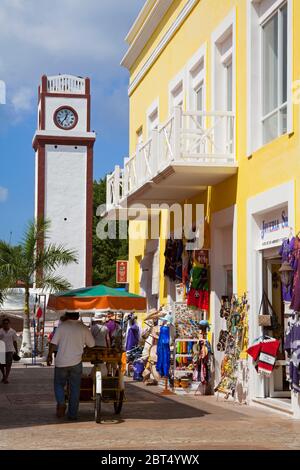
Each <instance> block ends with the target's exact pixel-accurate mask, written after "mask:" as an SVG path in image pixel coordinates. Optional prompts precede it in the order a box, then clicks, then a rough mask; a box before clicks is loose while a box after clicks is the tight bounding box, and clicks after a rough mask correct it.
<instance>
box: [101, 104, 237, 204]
mask: <svg viewBox="0 0 300 470" xmlns="http://www.w3.org/2000/svg"><path fill="white" fill-rule="evenodd" d="M183 162H187V163H193V164H195V165H197V164H198V165H201V164H205V165H209V163H211V164H212V165H216V164H220V165H224V166H226V165H231V164H233V163H234V162H235V116H234V114H233V113H230V112H196V111H195V112H194V111H188V112H183V111H182V109H181V108H180V107H176V108H174V113H173V114H172V116H171V117H170V118H169V119H168V120H167V121H166V122H165V124H163V125H162V126H160V127H159V128H158V129H157V130H154V131H152V136H151V138H150V139H148V140H147V142H145V143H144V144H141V145H140V146H139V147H138V149H137V152H136V154H135V155H133V156H132V157H130V158H126V159H125V160H124V169H123V170H121V169H120V168H119V167H116V168H115V171H114V172H113V173H112V174H111V175H108V177H107V205H108V206H114V205H118V204H119V203H120V201H121V200H122V199H125V198H126V197H128V195H130V194H131V193H133V192H134V191H136V190H137V189H139V188H140V187H141V186H143V185H144V184H145V183H147V182H151V181H152V180H153V178H155V176H157V175H159V174H160V173H161V172H162V171H163V170H164V169H165V168H167V167H168V166H169V165H176V163H180V164H182V163H183ZM113 192H114V194H113Z"/></svg>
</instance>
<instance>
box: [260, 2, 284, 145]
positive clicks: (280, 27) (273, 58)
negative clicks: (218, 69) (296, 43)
mask: <svg viewBox="0 0 300 470" xmlns="http://www.w3.org/2000/svg"><path fill="white" fill-rule="evenodd" d="M261 27H262V45H261V46H262V62H263V63H262V88H263V89H262V106H263V110H262V111H263V113H262V125H263V143H264V144H266V143H268V142H270V141H271V140H273V139H275V138H276V137H278V136H280V135H282V134H285V133H286V132H287V68H288V61H287V46H288V35H287V4H285V5H283V6H282V7H281V8H279V9H278V10H277V11H276V12H275V13H274V14H273V15H272V16H271V18H268V19H267V20H266V21H265V23H263V24H262V26H261Z"/></svg>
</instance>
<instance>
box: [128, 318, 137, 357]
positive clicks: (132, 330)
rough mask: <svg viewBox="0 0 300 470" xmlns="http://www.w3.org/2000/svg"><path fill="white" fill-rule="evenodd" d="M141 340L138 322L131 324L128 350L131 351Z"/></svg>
mask: <svg viewBox="0 0 300 470" xmlns="http://www.w3.org/2000/svg"><path fill="white" fill-rule="evenodd" d="M139 340H140V329H139V327H138V325H137V324H136V323H134V324H133V325H131V327H130V328H129V329H128V333H127V339H126V351H130V350H131V349H133V348H135V347H136V346H137V345H138V344H139Z"/></svg>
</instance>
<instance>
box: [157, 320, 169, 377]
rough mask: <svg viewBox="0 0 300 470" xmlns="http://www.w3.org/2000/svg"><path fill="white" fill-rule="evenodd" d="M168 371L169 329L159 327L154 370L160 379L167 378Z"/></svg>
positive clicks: (164, 326)
mask: <svg viewBox="0 0 300 470" xmlns="http://www.w3.org/2000/svg"><path fill="white" fill-rule="evenodd" d="M169 369H170V328H169V327H168V326H166V325H163V326H161V328H160V333H159V338H158V345H157V364H156V370H157V372H158V373H159V375H160V376H161V377H168V376H169Z"/></svg>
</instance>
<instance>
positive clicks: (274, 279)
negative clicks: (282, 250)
mask: <svg viewBox="0 0 300 470" xmlns="http://www.w3.org/2000/svg"><path fill="white" fill-rule="evenodd" d="M280 266H281V258H280V257H279V256H278V255H277V254H276V252H275V253H274V251H273V250H265V251H264V255H263V290H264V292H265V293H266V294H267V296H268V299H269V301H270V303H271V304H272V307H273V310H274V312H275V314H276V320H277V327H276V329H274V330H270V331H267V330H266V331H265V334H266V335H269V336H271V337H274V338H276V339H278V340H279V341H280V349H279V352H278V355H277V360H276V363H275V368H274V371H273V373H272V375H271V377H270V378H268V379H264V380H265V392H266V397H270V398H280V399H284V401H287V400H288V399H290V398H291V392H290V389H289V382H288V374H287V363H286V355H285V351H284V334H285V331H286V327H287V325H286V322H287V319H286V318H285V315H284V302H283V298H282V284H281V279H280V273H279V269H280Z"/></svg>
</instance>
